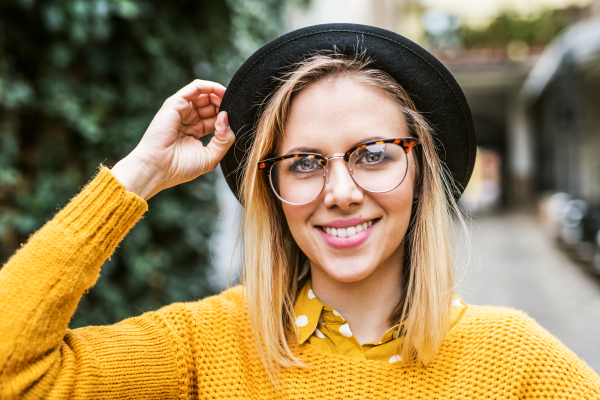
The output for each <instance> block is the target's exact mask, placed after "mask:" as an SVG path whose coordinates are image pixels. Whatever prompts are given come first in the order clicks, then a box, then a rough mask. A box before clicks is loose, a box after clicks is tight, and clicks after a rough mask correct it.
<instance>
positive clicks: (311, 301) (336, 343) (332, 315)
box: [294, 281, 467, 363]
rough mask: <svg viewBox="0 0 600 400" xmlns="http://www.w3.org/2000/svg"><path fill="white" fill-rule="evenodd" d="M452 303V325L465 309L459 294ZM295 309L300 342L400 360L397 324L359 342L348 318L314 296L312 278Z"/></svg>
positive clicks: (371, 357) (347, 353)
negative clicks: (370, 339) (374, 339)
mask: <svg viewBox="0 0 600 400" xmlns="http://www.w3.org/2000/svg"><path fill="white" fill-rule="evenodd" d="M452 305H453V307H452V326H454V325H455V324H456V323H457V322H458V321H459V320H460V318H461V317H462V316H463V315H464V313H465V312H466V309H467V306H466V305H465V304H464V303H463V302H462V301H461V300H460V299H458V298H457V299H455V300H454V301H453V302H452ZM294 312H295V314H296V327H297V329H298V341H299V344H300V345H302V344H304V343H306V342H308V343H310V344H311V345H312V346H314V347H316V348H318V349H321V350H325V351H328V352H330V353H334V354H340V355H343V356H347V357H353V358H360V359H367V360H379V361H385V362H390V363H393V362H396V361H401V360H402V358H401V357H400V356H399V355H396V354H394V350H395V347H396V340H395V339H396V336H397V334H398V328H399V324H397V325H395V326H393V327H391V328H390V329H388V330H387V332H385V333H384V334H383V336H382V337H381V339H379V341H378V342H372V343H365V344H363V345H361V344H360V343H359V342H358V340H357V339H356V337H354V335H353V334H352V331H351V330H350V325H349V324H348V321H346V320H345V319H344V317H343V316H342V315H341V314H340V313H339V312H337V311H336V310H334V309H333V308H331V307H328V306H326V305H325V304H323V303H322V302H321V301H320V300H319V299H318V298H317V296H316V295H315V293H314V292H313V290H312V287H311V281H308V282H307V283H306V284H305V285H304V287H303V288H302V290H301V291H300V293H299V295H298V299H297V300H296V304H295V305H294ZM401 341H402V338H400V342H399V343H398V348H400V347H401V344H402V343H401Z"/></svg>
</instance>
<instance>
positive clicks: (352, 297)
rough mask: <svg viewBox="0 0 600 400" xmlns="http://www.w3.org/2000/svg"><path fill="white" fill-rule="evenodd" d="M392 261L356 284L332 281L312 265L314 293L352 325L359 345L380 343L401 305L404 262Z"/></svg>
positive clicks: (391, 258)
mask: <svg viewBox="0 0 600 400" xmlns="http://www.w3.org/2000/svg"><path fill="white" fill-rule="evenodd" d="M400 253H401V254H400V255H399V257H398V254H396V256H395V257H390V259H388V260H386V262H384V263H383V264H381V265H379V266H378V267H377V268H376V269H375V271H373V273H371V274H370V275H369V276H368V277H366V278H364V279H361V280H359V281H356V282H340V281H336V280H334V279H332V278H331V277H330V276H329V275H327V274H326V273H325V272H324V271H323V270H322V269H321V268H319V267H316V266H314V265H313V264H312V263H311V275H312V289H313V291H314V293H315V295H316V296H317V297H318V298H319V300H321V302H323V304H325V305H327V306H329V307H331V308H333V309H334V310H336V311H338V312H339V313H340V314H341V315H342V316H343V317H344V318H345V319H346V321H348V324H349V325H350V330H351V331H352V334H353V335H354V337H356V339H357V340H358V342H359V343H360V344H361V345H362V344H364V343H371V342H378V341H379V340H380V339H381V336H382V335H383V334H384V333H385V332H386V331H387V330H388V329H390V328H391V327H392V326H393V324H390V323H389V317H390V315H391V314H392V312H393V310H394V309H395V308H396V306H397V305H398V303H399V302H400V298H401V296H402V295H403V293H402V289H401V288H402V265H403V264H402V260H403V253H404V251H402V252H400Z"/></svg>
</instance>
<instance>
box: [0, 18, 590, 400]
mask: <svg viewBox="0 0 600 400" xmlns="http://www.w3.org/2000/svg"><path fill="white" fill-rule="evenodd" d="M357 35H358V37H359V43H358V45H359V46H358V50H357V48H354V49H353V48H352V44H356V38H357ZM332 44H335V45H336V46H338V45H345V47H344V48H341V49H336V48H334V47H333V46H332ZM327 49H329V50H330V51H328V52H326V51H324V50H327ZM390 49H391V50H393V51H391V52H390ZM403 52H404V53H403ZM297 56H301V57H297ZM278 63H279V64H278ZM386 63H389V64H386ZM386 65H388V66H387V67H386ZM282 66H283V67H285V68H284V69H282V68H281V67H282ZM409 66H410V68H409ZM419 76H425V77H426V79H424V80H423V79H421V80H419V79H418V77H419ZM273 77H275V78H276V82H275V84H274V83H273ZM265 82H266V83H265ZM432 82H433V84H432ZM428 83H429V84H430V86H429V88H428V86H427V84H428ZM457 88H458V86H457V85H456V82H455V81H453V80H452V79H451V76H449V73H448V72H447V71H446V70H445V69H443V67H441V64H439V63H438V62H437V61H435V59H433V57H432V56H431V55H428V53H426V52H424V50H422V49H420V48H419V47H418V46H416V45H415V44H413V43H411V42H409V41H407V40H406V39H404V38H401V37H399V36H398V35H395V34H393V33H391V32H387V31H383V30H380V29H376V28H372V27H363V26H357V25H346V24H340V25H327V26H317V27H311V28H307V29H304V30H300V31H296V32H292V33H290V34H288V35H285V36H283V37H282V38H279V39H277V40H276V41H274V42H271V43H269V44H268V45H266V46H265V47H263V48H262V49H261V50H259V51H258V52H257V53H256V54H255V55H253V56H252V57H251V58H250V59H249V60H248V61H247V62H246V63H245V64H244V66H242V68H241V69H240V71H238V73H237V74H236V76H235V77H234V79H233V80H232V82H231V84H230V86H229V88H228V89H227V94H226V93H225V88H223V87H222V86H220V85H218V84H215V83H212V82H204V81H195V82H193V83H191V84H190V85H188V86H186V87H184V88H183V89H181V90H180V91H179V92H177V93H176V94H175V95H174V96H172V97H171V98H169V99H167V101H165V103H164V105H163V106H162V107H161V109H160V110H159V112H158V113H157V115H156V117H155V118H154V120H153V121H152V123H151V124H150V126H149V128H148V130H147V131H146V133H145V134H144V136H143V138H142V140H141V141H140V143H139V145H138V146H137V147H136V148H135V149H134V150H133V151H132V152H131V153H130V154H129V155H128V156H127V157H126V158H124V159H123V160H121V161H120V162H119V163H117V164H116V165H115V166H114V167H113V168H112V170H108V169H107V168H105V167H102V168H101V170H100V172H99V174H98V175H97V176H96V177H95V178H94V180H92V181H91V182H90V183H89V184H88V186H87V187H86V188H85V189H84V190H83V191H82V193H81V194H79V195H78V196H76V197H75V198H74V199H73V200H72V201H71V202H70V203H69V205H67V206H66V207H65V208H64V209H63V210H62V211H61V212H59V213H58V214H57V215H56V217H55V218H54V219H53V220H51V221H50V222H48V224H46V225H45V226H44V227H43V228H42V229H41V230H40V231H39V232H37V233H36V234H35V235H34V236H32V238H31V239H30V240H29V241H28V243H27V244H26V245H25V246H24V247H23V248H21V249H20V250H19V251H18V252H17V253H16V254H15V255H14V256H13V257H12V258H11V259H10V260H9V262H8V263H7V264H6V265H5V266H4V267H3V268H2V270H1V271H0V293H2V301H1V303H0V304H1V306H0V307H2V309H1V311H2V314H1V315H2V318H1V319H0V320H1V322H0V324H1V325H0V326H1V327H2V328H1V329H2V330H1V333H2V337H3V340H2V344H1V347H0V361H1V362H0V371H1V378H0V383H1V386H0V393H1V394H2V398H17V397H25V398H39V397H44V398H69V397H72V398H111V399H112V398H175V397H180V398H196V397H198V398H339V397H344V398H357V399H358V398H361V399H362V398H367V397H369V398H388V397H390V398H391V397H400V396H403V397H408V398H413V397H414V398H489V397H490V396H495V397H498V398H573V399H581V398H600V378H599V377H598V376H597V375H596V374H595V373H594V372H593V371H592V370H591V369H590V368H589V367H588V366H587V365H586V364H585V363H583V362H582V361H581V360H579V359H578V358H577V356H575V355H574V354H573V353H571V352H570V351H569V350H568V349H566V348H565V347H564V346H563V345H562V344H561V343H560V342H558V341H557V340H556V339H555V338H553V337H552V336H551V335H549V334H548V333H547V332H545V331H544V330H543V329H542V328H540V327H539V326H538V325H537V324H536V323H535V322H534V321H532V320H531V319H529V318H528V317H526V316H525V315H523V314H522V313H519V312H516V311H513V310H507V309H498V308H492V307H477V306H467V305H465V304H464V303H462V302H461V301H460V299H458V298H455V296H454V293H453V291H454V282H453V279H452V269H453V256H452V249H451V228H450V226H451V225H450V224H451V215H452V214H453V213H454V214H457V215H458V216H460V214H459V213H458V209H457V207H456V202H455V199H456V198H457V196H459V195H460V192H461V186H464V185H466V183H467V181H468V179H469V176H470V173H471V170H472V166H473V157H474V156H473V154H474V152H473V148H472V147H473V146H472V145H473V140H474V137H473V134H472V122H471V120H470V114H469V113H468V108H466V109H465V107H466V102H465V101H464V97H463V96H462V92H460V90H459V89H457ZM409 89H410V90H409ZM432 89H433V90H432ZM408 93H412V94H410V95H409V94H408ZM415 101H419V102H420V108H417V105H416V104H415ZM254 106H257V107H254ZM219 110H221V111H220V112H219ZM223 110H225V111H223ZM452 110H454V111H456V110H459V111H460V112H457V113H455V112H452ZM228 112H229V113H228ZM426 118H427V119H426ZM229 122H231V126H229ZM254 122H256V124H254ZM432 125H434V126H435V128H436V129H437V130H434V128H432ZM232 128H233V129H232ZM213 130H214V131H215V136H214V137H213V138H212V139H211V141H210V143H209V144H208V145H207V146H206V147H203V146H202V144H201V143H200V141H198V140H197V139H198V138H200V137H201V136H203V135H205V134H207V133H209V132H212V131H213ZM234 131H235V133H234ZM234 140H235V142H236V145H235V146H234V147H231V146H232V144H233V143H234ZM442 147H443V149H444V150H446V153H444V152H443V151H442V149H441V148H442ZM230 148H231V150H230V151H228V150H229V149H230ZM240 157H241V158H240ZM219 161H221V164H222V166H223V170H224V172H225V174H226V177H227V179H228V182H229V184H230V186H231V187H232V189H233V190H234V193H236V195H238V198H239V199H240V200H241V202H242V204H243V206H244V226H243V229H244V231H243V240H244V249H245V257H244V284H243V286H240V287H235V288H233V289H230V290H228V291H226V292H224V293H222V294H221V295H219V296H215V297H212V298H208V299H205V300H202V301H198V302H193V303H184V304H173V305H171V306H167V307H165V308H163V309H161V310H158V311H156V312H150V313H146V314H143V315H142V316H140V317H136V318H130V319H127V320H125V321H123V322H121V323H119V324H116V325H113V326H101V327H88V328H82V329H76V330H73V331H71V330H68V329H67V325H68V321H69V318H70V316H71V315H72V313H73V312H74V310H75V307H76V305H77V302H78V300H79V298H80V297H81V295H82V294H83V293H84V292H85V290H87V289H89V288H90V287H91V286H92V285H93V284H94V283H95V281H96V279H97V278H98V273H99V269H100V266H101V265H102V263H103V262H104V260H105V259H106V258H108V257H109V256H110V254H112V252H113V251H114V249H115V247H116V246H117V245H118V243H119V242H120V240H121V239H122V238H123V237H124V236H125V234H126V233H127V231H128V230H129V229H130V228H131V227H132V226H133V225H134V224H135V223H136V221H137V220H139V218H141V216H142V215H143V213H144V212H145V211H146V210H147V205H146V202H145V200H148V199H149V198H150V197H152V196H153V195H154V194H156V193H158V192H159V191H161V190H164V189H166V188H168V187H171V186H174V185H176V184H179V183H182V182H186V181H189V180H191V179H194V178H195V177H197V176H199V175H201V174H203V173H205V172H208V171H210V170H212V169H214V168H215V167H216V165H217V163H218V162H219ZM446 167H447V168H448V171H447V170H446Z"/></svg>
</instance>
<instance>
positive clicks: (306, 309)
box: [294, 280, 325, 344]
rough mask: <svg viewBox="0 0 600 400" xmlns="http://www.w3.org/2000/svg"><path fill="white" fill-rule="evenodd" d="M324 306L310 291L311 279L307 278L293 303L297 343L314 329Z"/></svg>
mask: <svg viewBox="0 0 600 400" xmlns="http://www.w3.org/2000/svg"><path fill="white" fill-rule="evenodd" d="M324 306H325V305H324V304H323V303H321V301H320V300H319V299H318V298H317V296H315V293H314V292H313V291H312V287H311V281H310V280H309V281H308V282H306V284H305V285H304V287H303V288H302V289H301V290H300V293H299V294H298V298H297V299H296V304H294V313H295V314H296V332H297V334H298V343H299V344H303V343H304V342H306V341H307V340H308V338H309V337H310V335H312V333H313V332H314V331H315V328H316V327H317V324H318V323H319V319H320V318H321V312H322V311H323V307H324Z"/></svg>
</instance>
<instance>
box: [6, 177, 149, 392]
mask: <svg viewBox="0 0 600 400" xmlns="http://www.w3.org/2000/svg"><path fill="white" fill-rule="evenodd" d="M146 210H147V204H146V202H145V201H144V200H143V199H141V198H139V197H138V196H136V195H135V194H133V193H130V192H127V191H126V190H125V188H124V187H123V185H122V184H121V183H120V182H119V181H118V180H116V179H115V178H114V176H113V175H112V174H111V172H110V171H109V170H108V169H106V168H103V169H102V170H101V171H100V173H99V174H98V176H97V177H96V178H95V179H94V180H93V181H92V182H91V183H90V184H89V185H88V186H86V188H85V189H84V190H83V191H82V192H81V193H80V194H79V195H78V196H76V197H75V198H73V199H72V200H71V202H70V203H69V204H68V205H67V206H66V207H65V208H64V209H63V210H61V211H60V212H59V213H58V214H57V215H56V216H55V217H54V218H53V219H52V220H51V221H49V222H48V223H46V225H44V227H42V228H41V229H40V230H39V231H38V232H36V233H35V234H34V235H33V236H32V237H31V238H30V239H29V241H28V242H27V244H26V245H25V246H23V247H22V248H21V249H19V250H18V251H17V252H16V253H15V254H14V255H13V256H12V257H11V259H10V260H9V261H8V262H7V264H6V265H4V267H3V268H2V269H1V270H0V315H1V316H2V318H0V337H1V338H2V340H1V341H0V388H2V389H0V391H4V390H6V389H7V388H8V389H9V390H10V391H11V392H12V393H10V394H9V393H2V396H0V397H5V396H6V397H10V396H11V394H12V395H16V394H17V392H19V391H21V390H25V389H27V388H28V387H30V386H31V385H32V384H33V383H34V382H35V381H37V380H40V379H41V378H42V376H41V375H43V374H44V371H45V370H46V369H49V368H50V367H51V366H52V365H56V363H57V362H58V363H59V364H60V360H52V358H53V357H60V356H61V352H60V351H57V350H58V347H59V346H60V345H61V343H63V337H64V336H65V333H66V331H67V326H68V323H69V320H70V318H71V316H72V315H73V312H74V311H75V308H76V307H77V303H78V302H79V299H80V298H81V296H82V294H83V293H84V292H85V291H86V290H87V289H89V288H90V287H91V286H93V285H94V283H95V282H96V280H97V278H98V274H99V270H100V266H101V265H102V264H103V263H104V261H105V260H106V259H107V258H108V257H109V256H110V255H111V254H112V252H113V251H114V249H115V248H116V246H117V245H118V243H119V242H120V241H121V240H122V238H123V237H124V236H125V234H126V233H127V232H128V231H129V229H131V227H133V225H134V224H135V223H136V222H137V221H138V220H139V219H140V217H141V216H142V214H143V213H144V212H145V211H146ZM38 375H39V376H38Z"/></svg>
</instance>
